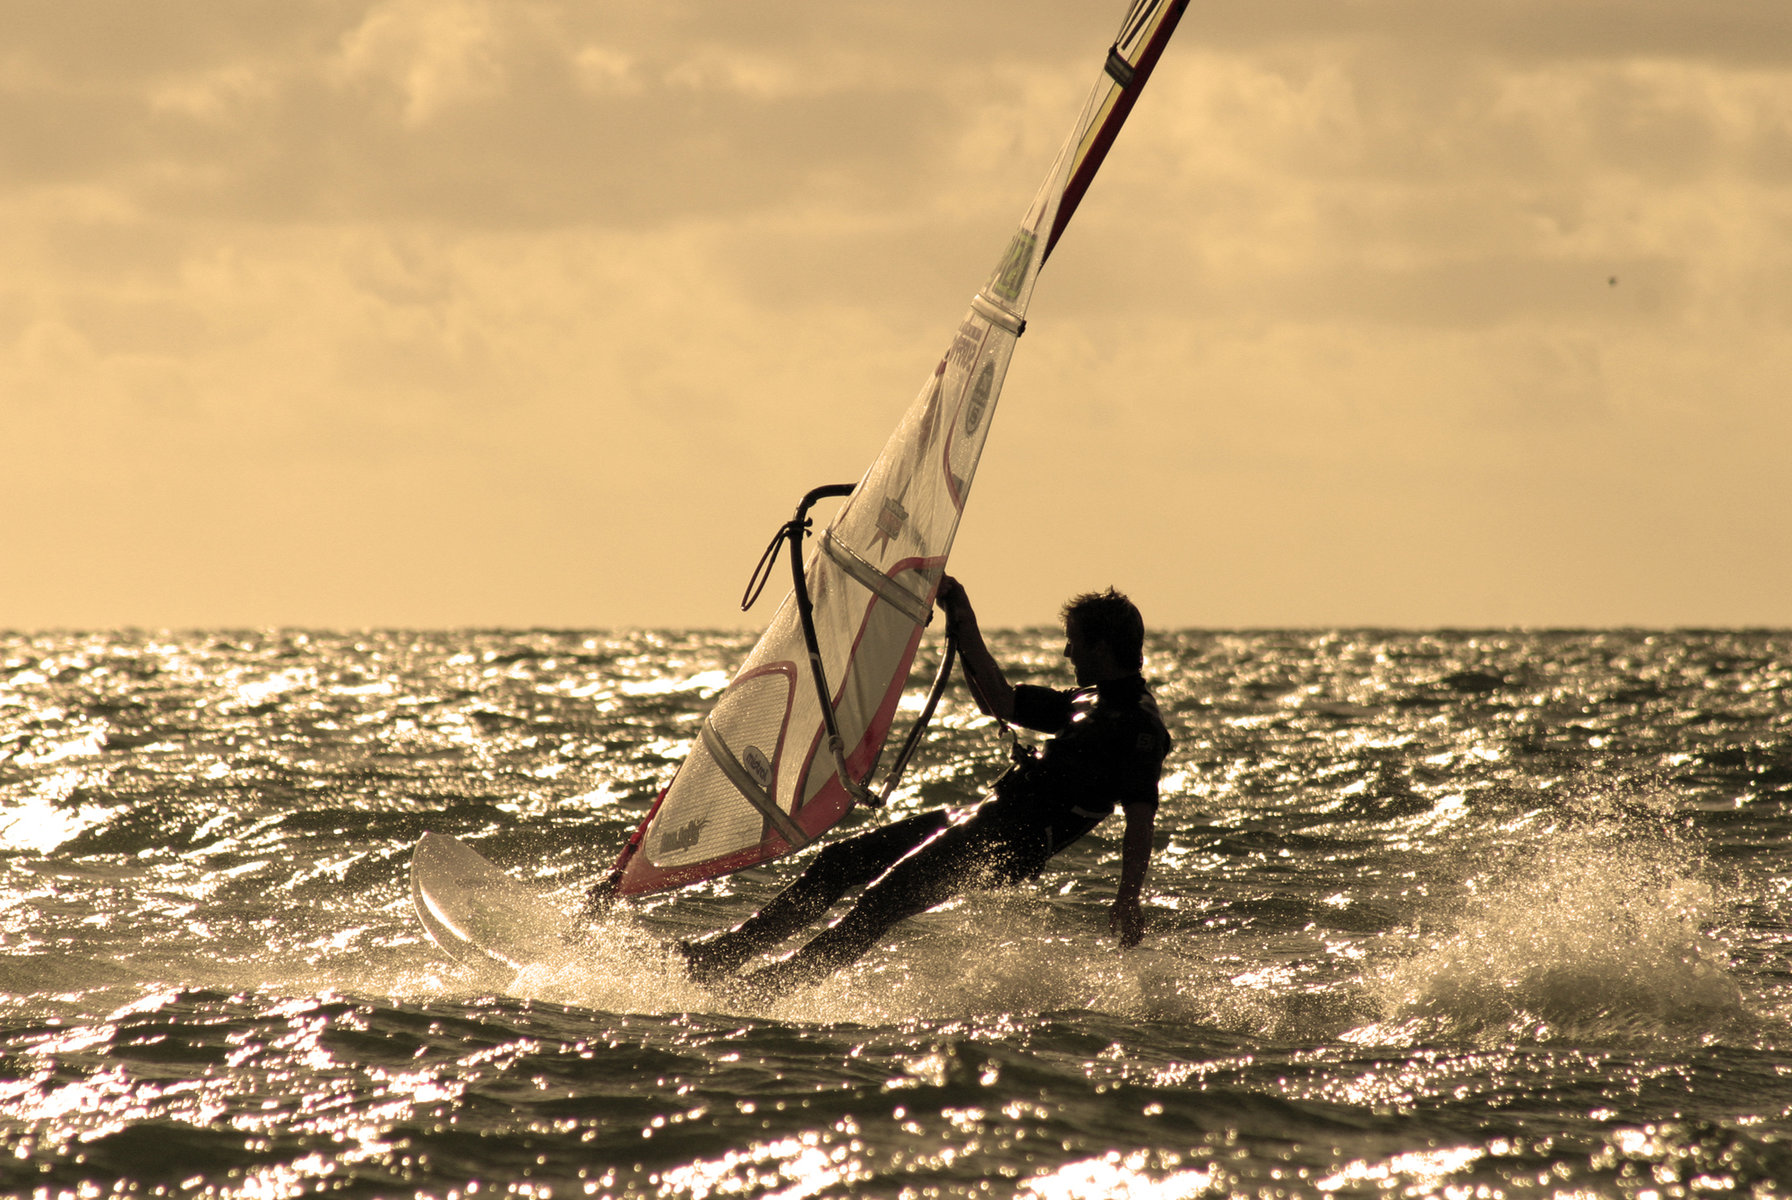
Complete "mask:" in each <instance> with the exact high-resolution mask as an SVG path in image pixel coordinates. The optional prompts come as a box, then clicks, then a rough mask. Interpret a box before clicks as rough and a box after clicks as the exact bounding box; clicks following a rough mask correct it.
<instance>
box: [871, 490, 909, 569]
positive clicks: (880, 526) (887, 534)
mask: <svg viewBox="0 0 1792 1200" xmlns="http://www.w3.org/2000/svg"><path fill="white" fill-rule="evenodd" d="M907 523H908V509H906V508H904V507H902V501H901V500H898V499H896V498H895V497H893V496H885V497H884V510H883V511H882V512H880V513H878V514H877V536H878V538H879V540H881V541H882V542H883V544H884V545H883V548H884V550H886V551H887V550H889V548H890V542H891V540H892V539H894V538H897V537H900V536H901V535H902V527H903V525H905V524H907ZM880 557H881V556H880Z"/></svg>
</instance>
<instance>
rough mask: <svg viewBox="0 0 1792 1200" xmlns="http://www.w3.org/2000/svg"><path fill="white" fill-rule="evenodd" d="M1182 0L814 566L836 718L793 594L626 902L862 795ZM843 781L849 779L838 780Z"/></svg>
mask: <svg viewBox="0 0 1792 1200" xmlns="http://www.w3.org/2000/svg"><path fill="white" fill-rule="evenodd" d="M1186 2H1187V0H1135V2H1134V3H1133V4H1132V6H1131V7H1130V8H1129V10H1128V12H1127V16H1126V21H1125V23H1124V24H1123V25H1122V27H1121V31H1120V36H1119V38H1118V39H1117V40H1116V42H1115V44H1114V46H1113V48H1112V49H1111V50H1110V51H1109V53H1108V57H1107V61H1106V63H1105V64H1104V68H1103V72H1102V75H1101V77H1100V79H1099V80H1098V82H1097V83H1096V86H1095V87H1094V89H1093V90H1092V91H1091V93H1090V95H1089V99H1088V101H1087V102H1086V103H1085V105H1084V108H1083V111H1082V113H1081V114H1080V116H1079V117H1078V120H1077V123H1076V125H1075V127H1074V128H1073V129H1072V131H1071V134H1070V137H1069V138H1068V139H1067V140H1066V141H1065V143H1064V146H1063V148H1062V149H1061V150H1060V151H1059V153H1058V157H1057V159H1056V161H1055V162H1054V163H1053V164H1052V169H1051V170H1050V172H1048V173H1047V175H1046V178H1045V182H1044V183H1043V184H1041V186H1040V188H1039V191H1038V193H1037V194H1036V195H1035V197H1034V199H1033V203H1032V205H1031V206H1030V207H1029V208H1028V210H1027V214H1026V216H1025V218H1024V219H1023V220H1022V221H1021V224H1020V227H1019V229H1017V230H1016V231H1015V233H1014V236H1013V237H1012V238H1011V239H1010V241H1009V244H1008V248H1007V250H1006V251H1005V252H1004V253H1003V255H1002V257H1001V259H1000V260H999V261H998V262H997V263H996V266H995V269H994V270H992V271H991V272H990V275H989V278H988V279H987V280H986V281H985V283H984V285H983V287H982V288H981V289H980V290H979V291H978V292H977V293H976V295H975V296H973V297H972V299H971V305H970V311H969V312H967V313H966V314H965V317H964V320H963V321H961V322H960V323H959V326H958V329H957V332H956V333H955V334H954V335H953V338H952V341H951V344H950V345H949V346H948V347H947V349H946V352H945V354H944V356H943V357H942V358H941V359H940V361H939V364H938V365H937V366H936V367H934V369H933V371H932V372H931V374H930V375H929V377H928V379H927V381H926V382H925V383H924V384H923V385H922V387H921V392H920V395H919V396H917V397H916V398H915V400H914V402H913V403H912V404H910V405H909V408H908V411H907V412H906V413H904V414H903V417H902V420H901V421H900V423H898V425H897V426H896V430H895V432H894V433H893V434H891V436H890V439H889V441H888V442H887V443H886V444H885V445H884V448H883V450H882V452H881V453H879V455H878V456H877V458H876V460H875V461H874V462H873V463H872V464H871V467H870V469H869V470H868V471H866V472H865V475H864V477H863V478H862V479H860V481H859V482H858V484H857V485H856V486H855V487H854V488H853V490H852V492H851V495H850V496H849V497H848V498H847V500H846V503H845V504H844V505H842V506H841V508H840V510H839V511H838V512H837V513H836V515H835V517H834V519H833V521H832V522H831V523H830V524H829V525H828V526H827V528H826V529H825V530H824V531H822V533H821V534H820V536H819V537H818V538H815V539H814V541H813V545H812V548H811V550H810V552H809V555H808V558H807V561H806V565H805V572H804V573H805V578H806V580H807V587H808V591H809V595H810V599H811V601H812V611H813V618H814V625H815V635H816V648H817V650H818V651H819V657H820V662H821V675H822V678H823V680H824V681H825V686H826V691H827V695H828V697H829V699H828V705H829V708H831V710H832V714H833V721H834V725H835V728H836V729H837V732H838V734H839V739H840V741H839V747H838V750H836V749H835V748H834V747H832V746H831V745H830V743H829V738H828V733H827V718H826V714H825V713H824V711H823V708H822V701H821V699H820V689H818V687H817V683H816V676H815V673H814V670H813V668H812V665H811V661H810V655H809V650H808V646H807V639H806V638H805V635H804V632H803V629H802V622H801V614H800V612H799V604H798V597H797V595H796V593H795V591H794V589H793V592H792V594H791V595H790V596H787V597H786V598H785V600H784V602H783V604H782V605H781V606H780V607H779V609H778V611H777V614H776V615H775V616H774V617H773V618H772V622H771V624H770V626H769V627H768V628H767V629H766V631H765V633H764V635H763V636H761V638H760V639H759V642H758V644H757V645H755V646H754V648H753V650H752V652H751V653H750V654H749V655H748V656H747V660H746V662H745V663H744V664H743V665H742V667H741V669H740V672H739V673H738V674H737V675H736V676H735V677H734V680H733V681H732V682H731V683H730V684H729V685H728V687H727V688H726V689H725V690H724V691H723V692H722V694H721V696H720V697H719V698H718V699H717V701H716V704H715V707H714V708H713V709H712V710H711V712H710V714H709V716H708V718H707V719H706V720H705V722H704V724H703V728H702V731H701V733H700V735H699V737H698V739H697V741H696V743H695V744H694V745H693V746H692V747H691V750H690V753H689V755H688V757H687V758H686V759H685V761H684V763H683V765H682V766H680V767H679V769H678V773H677V774H676V775H675V776H674V777H673V779H672V782H671V784H670V785H669V786H668V787H667V788H666V790H665V791H664V792H663V793H661V795H660V798H659V799H658V800H657V801H656V802H655V804H654V807H653V810H652V811H651V812H649V813H648V815H647V818H646V820H644V821H643V822H642V824H641V827H640V828H639V829H638V830H637V831H636V833H635V836H634V837H633V838H631V839H630V841H629V844H628V847H627V848H626V849H625V850H624V851H623V854H622V857H621V859H620V860H619V862H618V863H617V870H616V874H615V876H614V877H613V880H612V883H613V885H614V887H615V890H616V891H617V892H618V893H619V894H622V895H632V894H638V893H644V892H652V891H659V890H663V889H665V888H671V887H678V886H681V885H684V884H688V883H692V882H695V881H697V880H700V879H707V878H710V877H712V876H715V875H720V874H726V873H727V872H730V871H737V870H740V869H741V868H743V867H746V866H750V865H752V864H754V863H758V862H763V861H765V860H767V859H770V858H775V857H777V856H779V855H781V854H785V853H788V852H790V851H791V850H795V849H798V848H800V847H802V846H804V845H806V844H807V843H808V842H810V841H812V840H813V839H814V838H815V837H817V836H819V835H820V834H821V833H822V832H824V831H825V830H826V829H827V828H828V827H829V826H831V825H833V824H834V823H835V822H836V821H838V820H839V819H840V818H841V817H842V816H844V815H845V814H846V812H847V811H848V809H850V808H851V806H852V804H853V803H854V800H855V798H857V797H863V796H864V794H865V792H864V789H865V788H866V787H867V786H868V785H869V783H870V782H871V781H870V776H871V775H872V774H873V772H874V771H875V768H876V765H877V759H878V757H879V754H880V751H881V750H882V747H883V744H884V741H885V739H886V738H887V737H888V736H889V732H890V725H891V722H892V719H893V717H894V715H895V711H896V705H897V702H898V700H899V699H900V698H901V695H902V690H903V687H904V685H905V683H906V682H907V680H908V675H909V668H910V666H911V665H912V663H913V661H914V657H915V651H916V648H917V647H918V646H919V644H920V640H921V634H922V630H923V629H924V628H925V627H926V625H927V622H928V619H929V616H930V614H931V612H932V608H933V601H934V595H935V592H936V591H937V590H938V587H939V581H940V577H941V575H942V574H943V573H944V571H945V567H946V557H947V555H948V554H949V553H950V552H951V549H952V541H953V538H954V536H955V535H956V534H957V532H958V522H959V519H960V517H961V516H962V515H963V513H964V506H965V501H966V498H967V497H968V496H969V494H970V489H971V481H972V479H973V478H974V477H975V475H976V471H977V462H978V459H979V458H980V457H981V455H982V453H983V446H984V441H985V439H986V438H987V437H988V436H989V429H990V424H991V421H992V419H993V417H994V415H995V406H996V399H997V397H998V396H999V395H1000V394H1001V390H1002V380H1003V377H1004V376H1005V375H1006V374H1007V371H1008V363H1009V360H1010V359H1011V358H1012V357H1013V354H1014V347H1015V342H1016V340H1017V339H1018V338H1019V336H1020V334H1021V333H1022V331H1023V330H1024V329H1025V326H1026V321H1025V316H1026V311H1027V305H1028V302H1029V300H1030V299H1031V298H1032V294H1033V287H1034V284H1035V283H1036V282H1037V280H1038V276H1039V269H1040V267H1041V266H1042V265H1043V264H1044V262H1045V259H1046V256H1047V255H1048V254H1049V253H1050V252H1051V250H1052V248H1053V246H1055V245H1056V243H1057V240H1058V237H1059V236H1060V235H1061V234H1062V232H1063V230H1064V227H1065V224H1066V222H1067V221H1068V220H1069V217H1070V214H1071V212H1073V211H1074V210H1075V208H1076V205H1077V203H1078V202H1079V201H1080V200H1081V198H1082V195H1083V192H1084V191H1085V190H1086V189H1087V187H1088V185H1089V181H1090V180H1091V179H1092V178H1093V177H1094V174H1095V171H1096V169H1097V168H1098V167H1099V166H1100V163H1101V159H1102V157H1103V156H1104V155H1105V154H1106V153H1107V149H1108V147H1109V145H1111V144H1112V142H1113V138H1114V135H1115V134H1116V133H1118V131H1119V128H1120V125H1121V124H1122V123H1123V122H1124V121H1125V119H1126V115H1127V113H1128V112H1129V111H1130V110H1131V107H1132V103H1133V100H1134V98H1136V96H1137V95H1138V92H1139V90H1140V89H1141V88H1143V87H1144V84H1145V80H1146V78H1147V77H1148V76H1149V74H1150V72H1151V68H1152V66H1153V65H1155V63H1156V61H1157V57H1158V55H1159V54H1160V53H1161V52H1162V50H1163V46H1164V44H1165V42H1167V41H1168V39H1169V36H1170V33H1171V31H1172V30H1173V29H1174V28H1175V25H1176V21H1177V18H1178V17H1179V16H1180V15H1181V12H1182V9H1183V7H1184V6H1185V4H1186ZM843 770H844V774H845V778H844V779H843V778H842V771H843Z"/></svg>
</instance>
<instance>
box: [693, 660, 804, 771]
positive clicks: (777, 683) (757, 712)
mask: <svg viewBox="0 0 1792 1200" xmlns="http://www.w3.org/2000/svg"><path fill="white" fill-rule="evenodd" d="M795 691H796V664H795V663H792V662H776V663H770V664H768V665H766V666H763V667H758V668H753V669H749V670H747V671H745V672H743V673H742V674H741V675H740V676H739V677H737V678H736V679H735V681H734V682H733V683H731V684H729V685H728V688H727V690H726V691H724V692H723V693H722V695H721V698H720V699H718V700H717V701H716V706H715V707H714V708H713V709H711V710H710V713H709V729H710V732H711V733H712V734H713V735H714V736H715V737H717V738H718V739H719V740H720V741H721V742H722V744H723V745H724V746H726V747H728V749H729V750H730V751H731V752H732V753H733V755H734V758H735V760H736V761H738V762H739V763H740V764H741V766H742V767H744V768H745V769H746V771H747V773H748V774H749V775H750V776H751V778H752V779H753V780H754V781H755V782H756V783H757V784H758V785H759V789H760V790H761V791H763V792H766V793H775V792H776V791H777V775H778V764H779V762H780V760H781V759H782V757H783V750H784V731H785V728H786V726H787V723H788V722H789V719H790V702H791V699H792V697H793V696H794V694H795Z"/></svg>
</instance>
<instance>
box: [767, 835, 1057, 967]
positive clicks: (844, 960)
mask: <svg viewBox="0 0 1792 1200" xmlns="http://www.w3.org/2000/svg"><path fill="white" fill-rule="evenodd" d="M1043 832H1044V831H1034V830H1026V829H1022V828H1017V827H1015V826H1014V825H1013V824H1012V823H1011V822H1009V821H1007V820H1000V819H994V818H987V819H986V818H985V817H984V816H983V815H982V814H979V816H977V817H973V818H972V819H971V820H969V821H967V822H965V823H964V824H962V825H955V826H953V827H951V828H949V829H947V830H946V831H945V832H944V833H942V834H940V835H939V836H938V837H936V838H934V839H933V840H932V841H930V842H927V843H926V844H925V845H923V846H922V847H921V848H920V849H918V850H916V851H915V852H914V853H913V854H910V855H909V856H908V857H906V858H904V859H902V860H901V861H900V862H898V863H897V864H896V865H895V866H893V867H891V868H890V870H889V871H888V872H886V873H885V874H884V876H883V878H881V879H879V880H878V881H877V882H876V883H874V884H872V885H871V886H870V887H868V888H866V889H865V894H864V895H863V896H861V897H859V900H858V903H856V904H854V905H853V906H852V908H851V910H850V911H848V912H847V914H846V915H845V916H843V917H841V918H840V919H839V920H838V921H836V922H835V923H834V924H833V925H832V926H830V927H829V928H827V929H824V930H822V931H821V932H820V933H818V934H816V935H815V936H814V937H813V938H811V939H809V942H808V944H807V945H805V946H803V948H802V949H800V950H798V951H797V952H796V953H795V954H792V955H791V956H790V957H789V958H786V959H783V960H781V961H779V962H775V963H773V964H772V965H771V966H769V967H765V968H763V969H761V970H758V971H755V972H753V973H752V974H751V975H748V976H746V977H745V978H744V979H742V981H741V983H742V989H743V990H744V991H745V992H747V993H748V994H750V995H753V996H756V997H761V998H768V999H769V998H773V997H777V996H781V995H783V994H784V993H786V992H789V991H792V990H793V989H795V988H799V987H806V986H808V985H809V984H813V983H819V982H820V981H821V980H822V979H824V978H826V977H827V976H828V975H830V974H832V973H833V972H835V971H837V970H839V969H840V968H841V967H843V966H845V965H846V964H848V963H850V962H854V961H856V960H857V959H858V958H859V957H860V956H861V955H863V954H864V953H865V951H867V950H869V949H871V947H872V946H875V945H876V944H877V943H878V941H879V939H881V938H882V937H883V935H884V934H885V933H887V932H888V931H889V929H890V927H891V926H893V925H895V924H896V923H897V922H899V921H903V920H906V919H908V918H909V917H912V916H914V915H915V914H917V913H922V912H926V911H927V910H928V909H930V908H934V907H936V906H938V905H941V904H944V903H945V902H946V901H947V900H950V899H951V898H952V897H954V896H956V895H959V894H961V893H963V892H968V891H973V890H976V889H978V888H986V887H1001V886H1005V885H1008V884H1014V883H1019V882H1020V881H1021V880H1023V879H1027V878H1030V877H1031V876H1033V875H1036V874H1038V873H1039V871H1040V869H1041V868H1043V867H1044V865H1045V863H1046V860H1047V859H1049V858H1050V857H1051V846H1050V843H1049V842H1048V841H1046V840H1045V839H1044V838H1043V837H1042V836H1038V835H1039V834H1042V833H1043Z"/></svg>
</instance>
